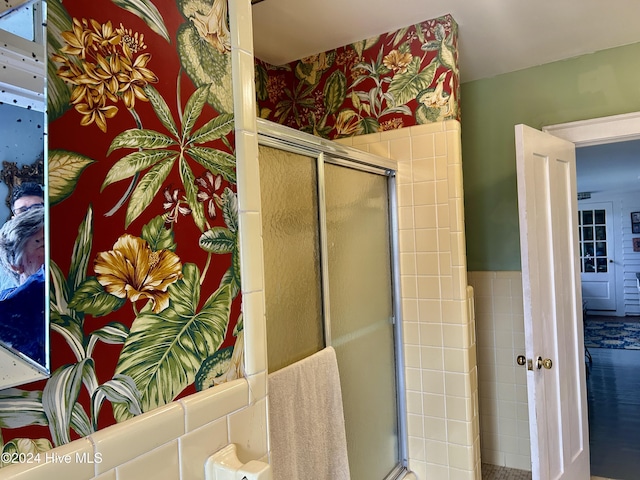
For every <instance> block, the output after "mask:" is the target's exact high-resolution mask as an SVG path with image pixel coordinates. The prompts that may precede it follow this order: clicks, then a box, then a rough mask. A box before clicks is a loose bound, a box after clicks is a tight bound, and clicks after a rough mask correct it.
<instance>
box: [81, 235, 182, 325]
mask: <svg viewBox="0 0 640 480" xmlns="http://www.w3.org/2000/svg"><path fill="white" fill-rule="evenodd" d="M94 270H95V272H96V278H97V280H98V282H100V284H101V285H102V286H103V287H104V288H105V290H106V291H107V292H109V293H110V294H112V295H115V296H116V297H118V298H128V299H129V300H130V301H131V302H136V301H138V300H143V299H148V300H151V302H152V305H153V311H154V312H155V313H158V312H161V311H162V310H164V309H165V308H167V307H168V306H169V292H168V291H167V289H168V287H169V285H171V284H172V283H174V282H175V281H177V280H179V279H180V278H182V263H181V262H180V258H178V256H177V255H176V254H175V253H173V252H171V251H169V250H158V251H152V250H151V248H150V247H149V244H148V243H147V242H146V241H145V240H143V239H142V238H139V237H134V236H133V235H129V234H124V235H122V236H121V237H120V238H119V239H118V240H117V241H116V243H115V244H114V246H113V250H109V251H108V252H100V253H98V255H97V256H96V260H95V263H94Z"/></svg>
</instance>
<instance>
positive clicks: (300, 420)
mask: <svg viewBox="0 0 640 480" xmlns="http://www.w3.org/2000/svg"><path fill="white" fill-rule="evenodd" d="M269 439H270V448H269V450H270V463H271V468H272V469H273V478H274V480H349V479H350V475H349V461H348V458H347V439H346V435H345V429H344V413H343V409H342V391H341V389H340V377H339V373H338V363H337V360H336V352H335V350H334V349H333V348H332V347H327V348H325V349H324V350H321V351H319V352H318V353H315V354H313V355H311V356H310V357H307V358H305V359H303V360H300V361H299V362H297V363H294V364H292V365H289V366H287V367H285V368H283V369H281V370H278V371H276V372H273V373H272V374H270V375H269Z"/></svg>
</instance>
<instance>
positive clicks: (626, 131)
mask: <svg viewBox="0 0 640 480" xmlns="http://www.w3.org/2000/svg"><path fill="white" fill-rule="evenodd" d="M542 131H543V132H547V133H550V134H551V135H553V136H555V137H560V138H563V139H565V140H569V141H570V142H573V143H575V145H576V147H587V146H590V145H601V144H604V143H614V142H626V141H627V140H638V139H640V112H633V113H625V114H622V115H613V116H610V117H600V118H592V119H590V120H581V121H578V122H569V123H560V124H557V125H549V126H546V127H542Z"/></svg>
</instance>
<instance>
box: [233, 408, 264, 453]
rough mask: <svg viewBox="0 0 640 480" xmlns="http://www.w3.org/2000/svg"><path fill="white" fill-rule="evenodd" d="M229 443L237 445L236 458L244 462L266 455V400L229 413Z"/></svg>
mask: <svg viewBox="0 0 640 480" xmlns="http://www.w3.org/2000/svg"><path fill="white" fill-rule="evenodd" d="M228 419H229V443H235V444H236V445H237V447H238V458H239V459H240V461H241V462H243V463H246V462H248V461H250V460H253V459H256V458H262V457H264V456H265V455H267V453H268V451H267V448H268V446H267V401H266V399H262V400H259V401H257V402H256V403H254V404H252V405H250V406H249V407H247V408H244V409H242V410H240V411H238V412H236V413H233V414H231V415H229V417H228Z"/></svg>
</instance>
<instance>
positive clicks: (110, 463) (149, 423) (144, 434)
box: [89, 403, 185, 473]
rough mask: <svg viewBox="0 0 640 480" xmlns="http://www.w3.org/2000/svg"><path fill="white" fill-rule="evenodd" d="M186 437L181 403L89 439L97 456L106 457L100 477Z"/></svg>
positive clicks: (101, 465) (151, 412) (98, 470)
mask: <svg viewBox="0 0 640 480" xmlns="http://www.w3.org/2000/svg"><path fill="white" fill-rule="evenodd" d="M184 433H185V428H184V410H183V408H182V405H181V404H179V403H171V404H169V405H166V406H164V407H160V408H156V409H154V410H152V411H150V412H147V413H143V414H142V415H140V416H138V417H135V418H133V419H130V420H128V421H126V422H122V423H119V424H116V425H112V426H110V427H107V428H104V429H102V430H98V431H97V432H95V433H93V434H91V436H90V437H89V438H90V440H91V442H93V444H94V446H95V451H96V453H100V455H101V456H102V463H100V464H98V465H96V473H103V472H106V471H107V470H111V469H112V468H115V467H116V466H118V465H122V464H123V463H126V462H128V461H130V460H133V459H134V458H136V457H138V456H140V455H142V454H144V453H146V452H149V451H151V450H153V449H155V448H157V447H159V446H160V445H163V444H165V443H167V442H170V441H172V440H176V439H177V438H178V437H179V436H181V435H183V434H184Z"/></svg>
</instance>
